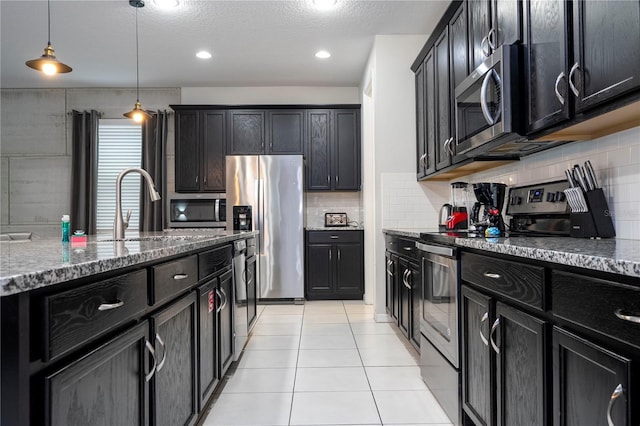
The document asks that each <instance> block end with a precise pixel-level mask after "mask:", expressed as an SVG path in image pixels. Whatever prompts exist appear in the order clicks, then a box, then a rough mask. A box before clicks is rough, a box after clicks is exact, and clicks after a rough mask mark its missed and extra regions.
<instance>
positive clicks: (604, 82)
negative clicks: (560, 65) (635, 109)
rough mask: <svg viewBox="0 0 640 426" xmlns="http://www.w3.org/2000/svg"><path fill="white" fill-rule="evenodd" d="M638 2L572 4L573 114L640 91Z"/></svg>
mask: <svg viewBox="0 0 640 426" xmlns="http://www.w3.org/2000/svg"><path fill="white" fill-rule="evenodd" d="M639 40H640V2H638V1H574V2H573V57H574V60H573V63H572V65H571V68H570V69H569V73H568V79H569V82H570V84H571V85H572V86H571V87H570V88H571V91H572V94H573V95H574V96H575V109H576V112H577V113H580V112H582V111H584V110H587V109H589V108H591V107H594V106H596V105H598V104H601V103H603V102H605V101H608V100H610V99H611V98H613V97H616V96H618V95H620V94H623V93H625V92H628V91H630V90H633V89H637V88H638V87H640V41H639Z"/></svg>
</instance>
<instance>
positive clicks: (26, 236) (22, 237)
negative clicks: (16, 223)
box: [0, 232, 32, 243]
mask: <svg viewBox="0 0 640 426" xmlns="http://www.w3.org/2000/svg"><path fill="white" fill-rule="evenodd" d="M31 235H32V233H31V232H9V233H7V234H0V241H9V242H12V243H16V242H26V241H31Z"/></svg>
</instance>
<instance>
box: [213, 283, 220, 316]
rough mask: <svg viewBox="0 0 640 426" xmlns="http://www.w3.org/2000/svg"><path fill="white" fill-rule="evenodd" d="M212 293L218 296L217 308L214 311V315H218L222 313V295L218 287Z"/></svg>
mask: <svg viewBox="0 0 640 426" xmlns="http://www.w3.org/2000/svg"><path fill="white" fill-rule="evenodd" d="M214 291H215V292H216V296H218V308H217V309H216V314H219V313H220V312H221V311H222V294H221V293H220V290H219V289H218V287H216V288H215V289H214Z"/></svg>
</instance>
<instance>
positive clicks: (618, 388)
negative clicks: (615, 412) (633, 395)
mask: <svg viewBox="0 0 640 426" xmlns="http://www.w3.org/2000/svg"><path fill="white" fill-rule="evenodd" d="M623 392H624V388H623V387H622V383H620V384H619V385H618V386H616V388H615V389H614V390H613V393H612V394H611V399H609V406H608V407H607V424H608V425H609V426H616V425H615V423H613V419H612V418H611V410H612V409H613V404H615V402H616V400H617V399H618V397H619V396H620V395H622V393H623Z"/></svg>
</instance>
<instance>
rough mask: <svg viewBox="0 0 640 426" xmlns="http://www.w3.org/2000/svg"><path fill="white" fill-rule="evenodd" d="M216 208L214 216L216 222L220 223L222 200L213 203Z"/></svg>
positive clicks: (214, 208)
mask: <svg viewBox="0 0 640 426" xmlns="http://www.w3.org/2000/svg"><path fill="white" fill-rule="evenodd" d="M213 205H214V207H213V215H214V217H215V219H214V220H215V221H216V222H220V200H219V199H216V201H215V202H214V203H213Z"/></svg>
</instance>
